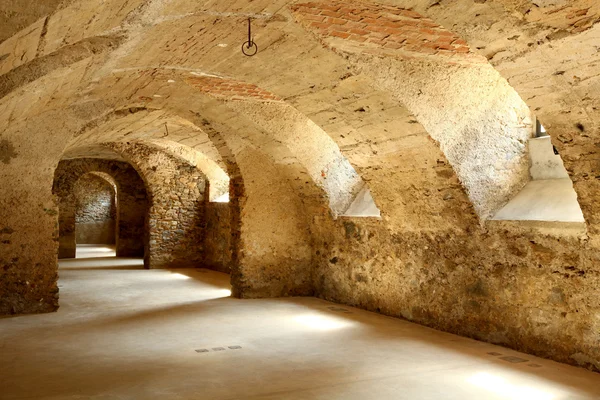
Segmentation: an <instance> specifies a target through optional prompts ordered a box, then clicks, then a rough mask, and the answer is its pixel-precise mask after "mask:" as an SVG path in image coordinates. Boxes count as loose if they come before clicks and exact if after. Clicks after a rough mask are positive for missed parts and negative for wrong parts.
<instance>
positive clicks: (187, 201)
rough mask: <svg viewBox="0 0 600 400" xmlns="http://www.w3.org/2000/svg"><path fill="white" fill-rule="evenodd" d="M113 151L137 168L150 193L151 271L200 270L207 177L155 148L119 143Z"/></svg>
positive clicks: (149, 256) (114, 145)
mask: <svg viewBox="0 0 600 400" xmlns="http://www.w3.org/2000/svg"><path fill="white" fill-rule="evenodd" d="M111 147H112V148H113V149H114V150H116V151H118V152H120V153H121V154H123V156H124V157H126V158H127V159H128V160H130V161H131V163H132V164H133V165H135V167H136V168H137V170H138V171H139V173H140V174H141V176H142V177H143V178H144V180H145V182H146V186H147V187H148V190H149V194H150V211H149V216H148V230H149V251H148V253H147V254H146V259H147V261H148V264H149V267H150V268H167V267H171V268H172V267H175V268H177V267H198V266H201V265H202V261H203V242H204V225H205V221H204V200H205V199H204V197H205V192H206V193H207V190H206V189H207V185H206V177H205V176H204V175H203V174H202V172H201V171H200V170H199V169H197V168H196V167H194V166H192V165H190V164H188V163H186V162H184V161H182V160H180V159H178V158H175V157H173V156H171V155H169V154H167V153H165V152H163V151H161V150H160V149H158V148H154V147H152V146H148V145H145V144H141V143H133V144H124V143H117V144H113V145H111Z"/></svg>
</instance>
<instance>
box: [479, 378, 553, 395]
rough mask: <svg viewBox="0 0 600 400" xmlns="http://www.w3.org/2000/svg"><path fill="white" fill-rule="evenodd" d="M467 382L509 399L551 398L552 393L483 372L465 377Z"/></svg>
mask: <svg viewBox="0 0 600 400" xmlns="http://www.w3.org/2000/svg"><path fill="white" fill-rule="evenodd" d="M467 382H469V383H471V384H473V385H475V386H478V387H480V388H483V389H486V390H488V391H490V392H493V393H495V394H499V395H501V396H506V398H507V399H510V400H552V399H554V395H552V394H550V393H548V392H545V391H543V390H539V389H536V388H533V387H531V386H519V385H515V384H512V383H510V382H507V381H506V379H504V378H501V377H499V376H495V375H492V374H488V373H485V372H482V373H479V374H476V375H474V376H472V377H471V378H469V379H467Z"/></svg>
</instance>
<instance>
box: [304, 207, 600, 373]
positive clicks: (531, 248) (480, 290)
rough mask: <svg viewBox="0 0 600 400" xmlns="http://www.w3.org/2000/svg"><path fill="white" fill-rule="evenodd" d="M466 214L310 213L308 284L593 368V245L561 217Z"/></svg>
mask: <svg viewBox="0 0 600 400" xmlns="http://www.w3.org/2000/svg"><path fill="white" fill-rule="evenodd" d="M423 206H424V205H423ZM405 218H408V216H405ZM411 218H412V217H411ZM473 222H474V223H472V224H468V223H467V224H466V225H464V226H460V227H456V229H439V230H437V231H427V230H423V231H418V230H406V229H400V230H398V229H397V228H395V227H394V226H393V224H392V223H389V222H386V221H385V220H381V221H378V220H374V219H358V218H354V219H352V218H342V219H339V220H338V221H329V222H327V221H326V220H320V221H316V222H315V224H314V225H313V232H314V237H315V258H314V260H315V265H316V271H315V273H314V285H315V292H316V293H317V294H318V296H319V297H322V298H324V299H327V300H331V301H335V302H340V303H344V304H349V305H352V306H356V307H360V308H364V309H367V310H371V311H375V312H380V313H383V314H386V315H391V316H394V317H399V318H404V319H407V320H409V321H412V322H417V323H419V324H423V325H426V326H430V327H432V328H435V329H440V330H443V331H446V332H452V333H455V334H459V335H463V336H468V337H472V338H475V339H478V340H483V341H486V342H490V343H495V344H499V345H503V346H507V347H511V348H514V349H517V350H520V351H523V352H526V353H530V354H535V355H538V356H541V357H545V358H550V359H553V360H557V361H560V362H565V363H569V364H573V365H577V366H582V367H586V368H589V369H592V370H595V371H600V338H599V337H598V334H597V332H598V331H599V330H600V321H599V320H598V318H597V315H598V310H600V296H598V288H599V287H600V268H599V266H600V263H599V261H600V249H598V248H595V247H593V246H591V245H590V244H588V243H587V242H586V241H585V240H583V241H582V240H581V239H579V238H577V237H576V236H575V237H573V236H570V235H566V232H568V229H567V227H566V226H565V227H559V229H557V230H556V231H555V232H558V236H552V235H548V234H543V233H540V232H539V231H538V230H537V229H536V228H529V227H527V226H526V225H524V224H522V223H495V222H494V223H490V224H491V225H489V226H487V227H484V228H482V227H479V226H478V225H477V224H476V221H473Z"/></svg>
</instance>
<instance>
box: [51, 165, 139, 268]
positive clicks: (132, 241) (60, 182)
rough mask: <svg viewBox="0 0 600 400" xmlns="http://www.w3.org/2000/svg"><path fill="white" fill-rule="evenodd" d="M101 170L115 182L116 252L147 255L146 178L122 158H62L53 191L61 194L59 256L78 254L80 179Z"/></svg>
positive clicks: (59, 195) (119, 255)
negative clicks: (77, 229)
mask: <svg viewBox="0 0 600 400" xmlns="http://www.w3.org/2000/svg"><path fill="white" fill-rule="evenodd" d="M99 173H100V174H102V176H107V175H108V176H110V177H111V178H112V179H113V180H114V183H115V189H116V203H117V204H118V209H117V210H116V211H117V213H116V215H115V227H116V229H115V247H116V255H117V256H118V257H144V255H145V253H146V252H147V248H148V237H147V233H146V228H145V226H146V218H147V215H148V198H147V194H146V188H145V186H144V182H143V181H142V179H141V178H140V176H139V175H138V173H137V172H136V171H135V169H134V168H133V167H132V166H131V165H129V164H127V163H125V162H123V161H118V160H114V159H113V160H107V159H96V158H83V159H72V160H63V161H61V162H60V163H59V165H58V167H57V169H56V171H55V177H54V187H53V193H54V194H55V195H56V196H57V198H58V208H59V218H58V220H59V254H58V256H59V258H75V257H76V244H77V240H76V221H77V215H78V213H77V190H76V188H77V183H79V182H80V181H81V179H82V178H84V179H85V177H86V176H90V175H91V176H95V177H98V178H99V176H98V175H97V174H99ZM92 174H93V175H92ZM100 179H102V178H100ZM92 203H93V202H92ZM83 215H85V212H82V213H80V217H83ZM103 229H106V227H103Z"/></svg>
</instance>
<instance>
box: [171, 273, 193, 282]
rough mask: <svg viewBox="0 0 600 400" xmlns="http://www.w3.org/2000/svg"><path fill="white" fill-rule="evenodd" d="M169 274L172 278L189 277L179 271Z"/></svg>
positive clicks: (183, 278)
mask: <svg viewBox="0 0 600 400" xmlns="http://www.w3.org/2000/svg"><path fill="white" fill-rule="evenodd" d="M169 276H170V277H171V278H173V279H182V280H185V279H190V277H189V276H187V275H184V274H180V273H179V272H172V273H171V275H169Z"/></svg>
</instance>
